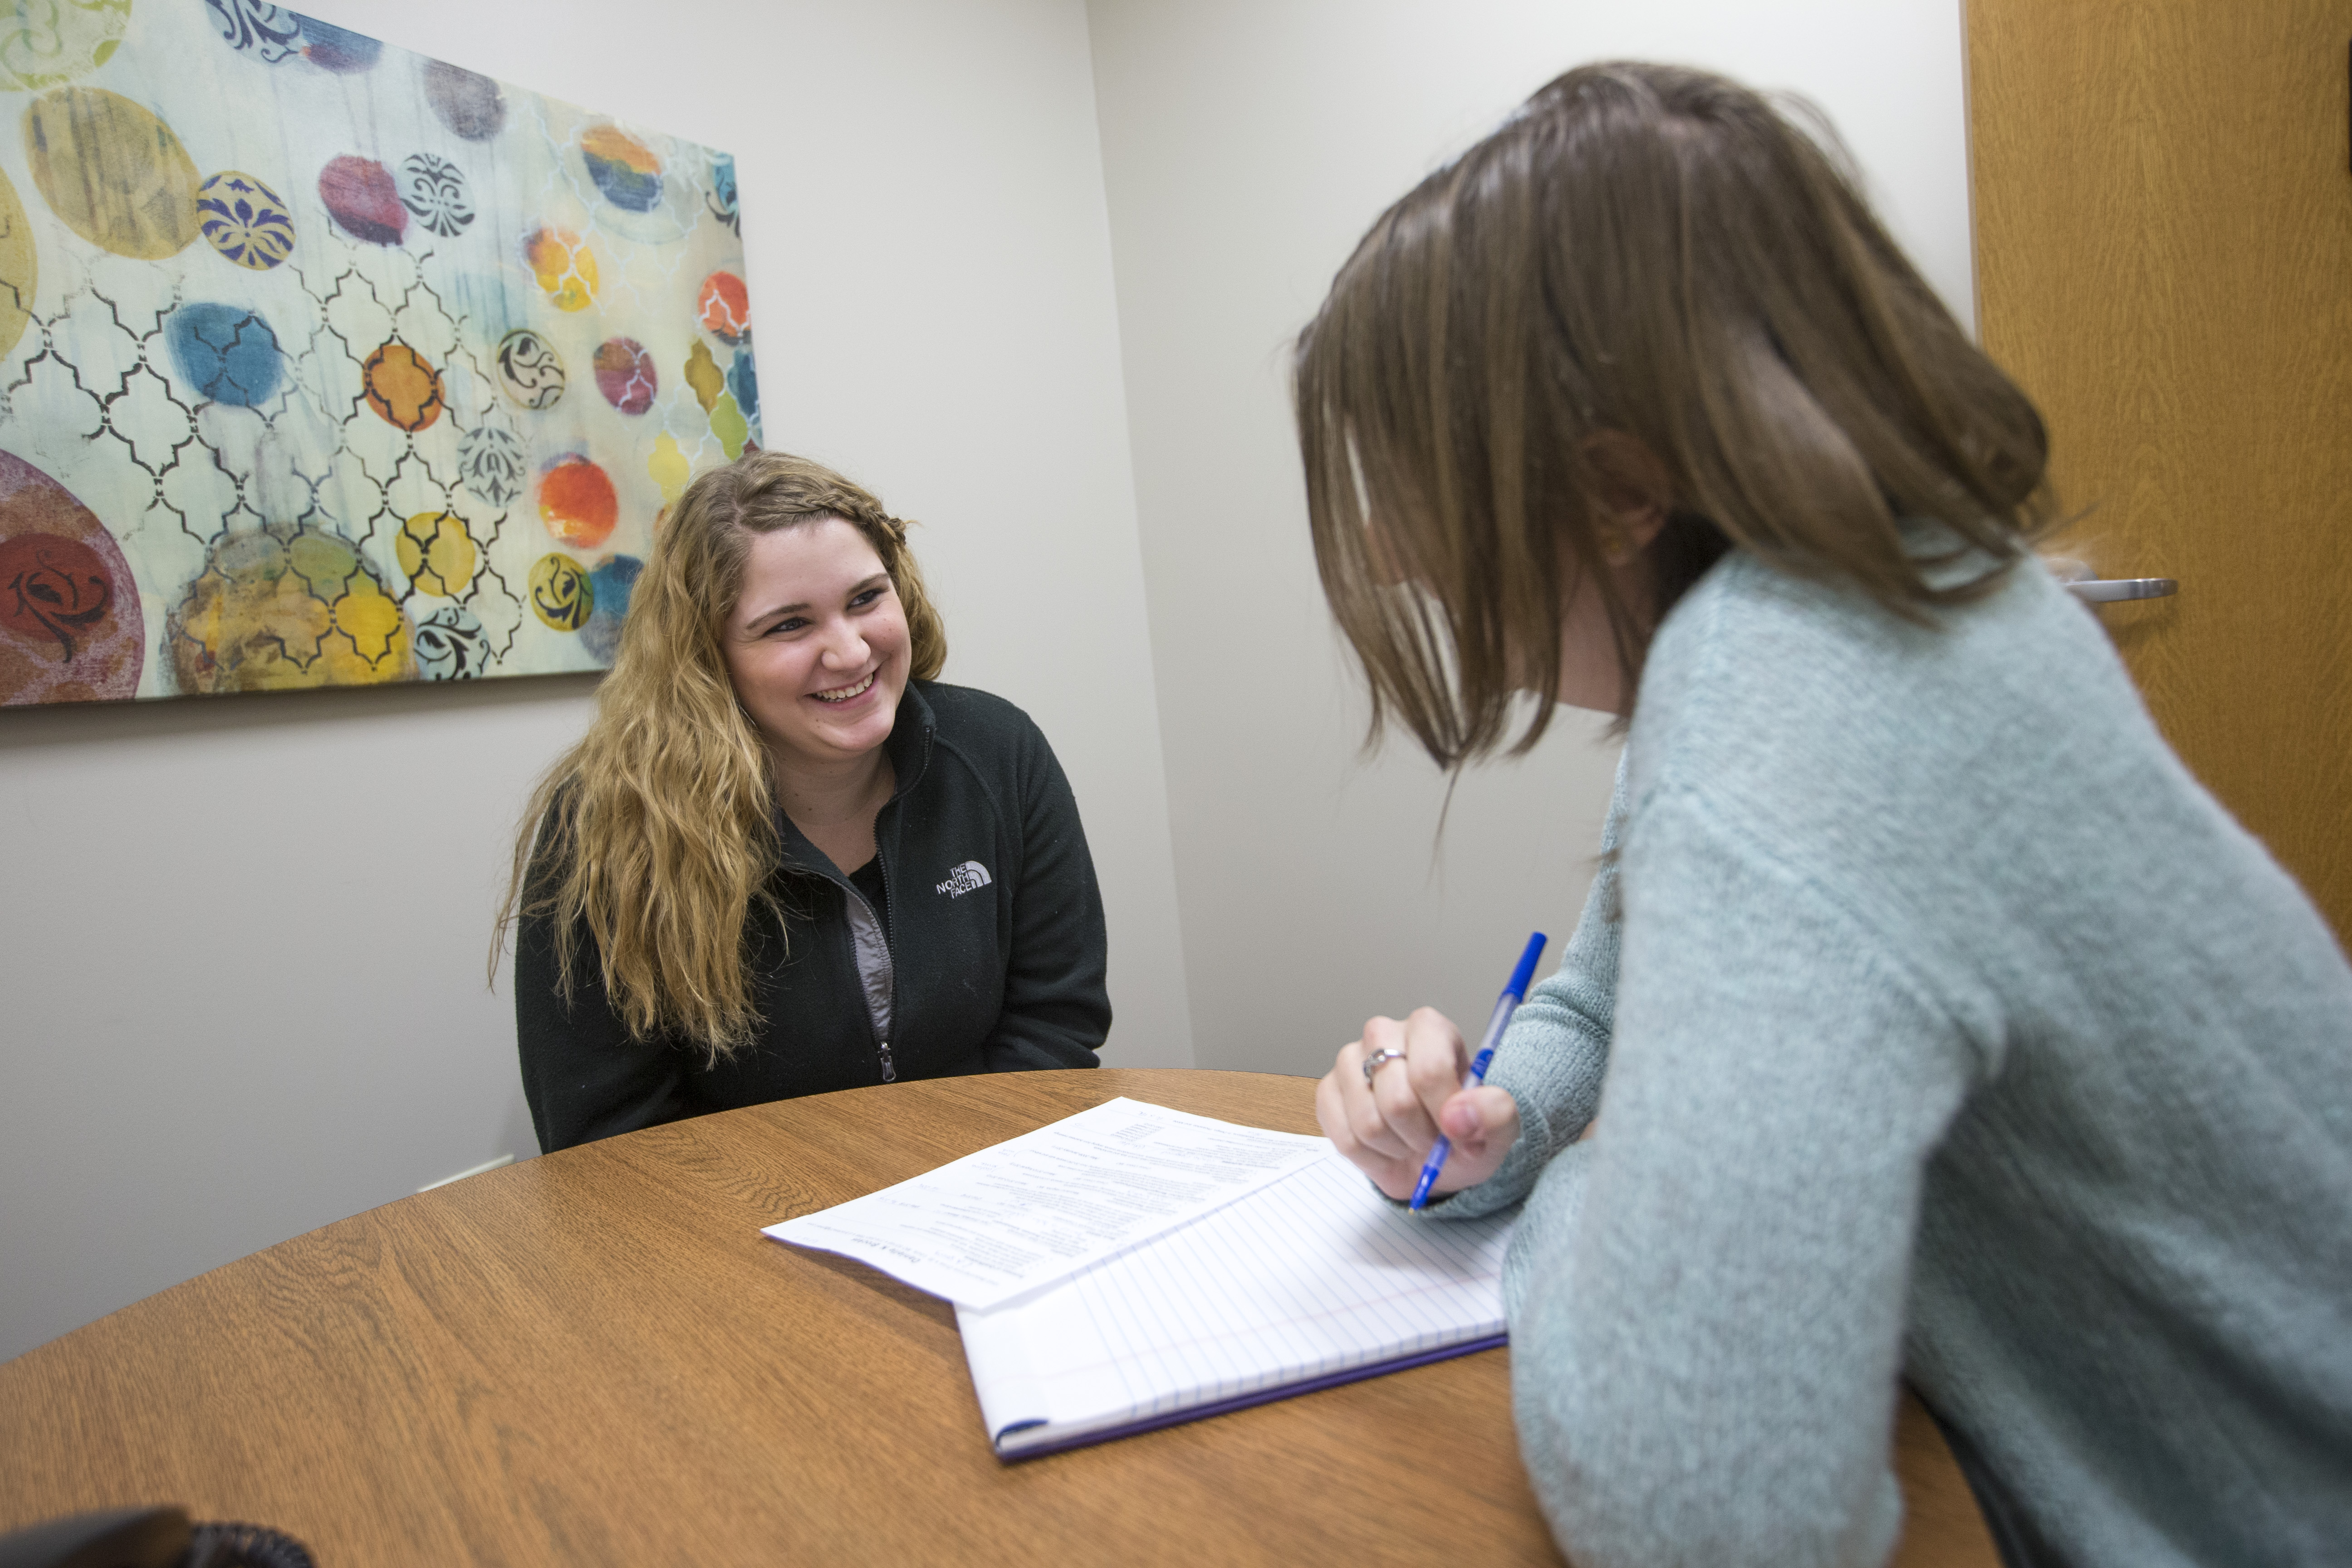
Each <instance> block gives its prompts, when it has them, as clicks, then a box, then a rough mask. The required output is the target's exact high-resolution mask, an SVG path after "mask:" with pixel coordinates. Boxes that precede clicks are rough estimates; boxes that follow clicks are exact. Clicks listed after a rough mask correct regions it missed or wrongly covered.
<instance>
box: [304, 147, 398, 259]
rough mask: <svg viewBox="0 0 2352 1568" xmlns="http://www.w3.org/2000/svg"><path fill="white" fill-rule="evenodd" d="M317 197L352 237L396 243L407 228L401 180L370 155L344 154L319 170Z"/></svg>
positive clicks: (373, 242) (388, 243)
mask: <svg viewBox="0 0 2352 1568" xmlns="http://www.w3.org/2000/svg"><path fill="white" fill-rule="evenodd" d="M319 200H320V203H321V204H322V205H324V206H325V207H326V209H327V211H328V213H329V214H330V215H331V216H332V217H333V218H334V220H335V221H336V222H337V223H339V224H341V225H342V226H343V228H344V230H345V232H347V233H349V234H350V235H351V237H352V238H353V239H363V240H365V241H367V242H368V243H369V244H370V245H398V244H399V243H400V237H401V236H402V235H403V234H404V233H405V232H406V230H407V228H408V209H407V207H405V206H404V205H402V204H401V200H400V182H399V181H397V180H395V179H394V178H393V177H392V171H391V170H389V169H387V168H385V167H384V166H383V164H382V163H377V162H376V161H375V160H374V159H373V158H362V157H358V156H356V155H354V154H352V153H344V154H343V155H342V156H341V157H340V158H331V159H329V160H328V161H327V166H326V167H325V168H323V169H321V170H320V171H319Z"/></svg>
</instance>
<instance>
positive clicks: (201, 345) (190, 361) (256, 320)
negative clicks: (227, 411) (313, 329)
mask: <svg viewBox="0 0 2352 1568" xmlns="http://www.w3.org/2000/svg"><path fill="white" fill-rule="evenodd" d="M163 341H164V342H165V343H166V344H168V345H169V346H170V348H171V351H172V364H173V368H174V369H176V370H177V371H178V372H179V373H180V379H181V380H182V381H184V382H186V383H187V384H188V385H190V386H191V387H194V389H195V394H196V396H197V397H199V398H201V399H204V400H205V401H208V402H212V403H230V404H235V405H236V406H238V407H240V408H254V407H257V406H259V405H261V404H264V403H267V402H268V401H269V399H270V398H271V397H272V396H274V395H276V394H277V392H278V384H279V383H280V382H281V381H282V380H284V379H285V374H286V356H285V355H284V354H283V353H279V352H278V334H277V333H275V332H273V331H270V330H269V323H268V321H263V320H262V319H261V318H260V317H259V316H257V315H255V314H254V313H253V312H252V311H250V310H240V309H239V308H238V307H236V306H235V305H215V304H209V303H206V302H205V301H202V300H196V301H192V302H190V303H188V304H185V305H183V306H181V307H180V308H179V309H178V310H174V311H173V312H172V313H171V315H169V316H168V317H166V318H165V319H164V321H163Z"/></svg>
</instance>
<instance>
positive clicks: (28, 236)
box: [0, 173, 41, 359]
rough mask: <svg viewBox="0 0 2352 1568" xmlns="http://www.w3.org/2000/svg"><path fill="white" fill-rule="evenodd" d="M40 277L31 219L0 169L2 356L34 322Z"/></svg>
mask: <svg viewBox="0 0 2352 1568" xmlns="http://www.w3.org/2000/svg"><path fill="white" fill-rule="evenodd" d="M40 279H41V257H40V252H38V251H37V250H36V249H34V247H33V223H32V219H31V217H30V216H29V215H28V214H26V211H25V204H24V203H23V202H22V201H21V200H19V199H18V197H17V195H16V184H15V183H14V182H13V181H11V180H10V179H9V178H8V176H7V174H5V173H0V359H5V358H6V357H7V356H8V354H9V353H10V351H12V350H14V349H15V348H16V341H17V340H18V339H19V338H22V337H23V336H24V335H25V329H26V327H28V326H31V325H32V324H33V296H34V293H35V291H36V290H37V289H38V287H39V285H40Z"/></svg>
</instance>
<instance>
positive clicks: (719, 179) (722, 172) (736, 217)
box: [705, 153, 743, 234]
mask: <svg viewBox="0 0 2352 1568" xmlns="http://www.w3.org/2000/svg"><path fill="white" fill-rule="evenodd" d="M705 201H706V202H707V204H708V205H709V208H710V216H712V217H715V218H717V219H718V220H719V222H720V223H723V224H725V225H726V226H727V227H728V229H729V230H730V232H732V233H735V234H740V233H742V232H743V205H742V202H741V199H740V197H738V196H737V195H736V194H735V160H734V159H733V158H732V157H730V156H729V155H728V154H727V153H719V154H717V155H716V156H714V157H713V158H712V159H711V160H710V194H709V196H708V197H706V198H705Z"/></svg>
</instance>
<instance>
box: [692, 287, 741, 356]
mask: <svg viewBox="0 0 2352 1568" xmlns="http://www.w3.org/2000/svg"><path fill="white" fill-rule="evenodd" d="M694 303H695V309H696V310H697V311H698V313H699V317H700V320H701V321H702V330H703V331H706V332H709V333H711V334H712V335H714V336H715V337H717V338H719V340H720V341H721V342H729V343H740V342H742V341H743V340H744V339H745V338H748V337H750V336H751V296H750V295H749V294H747V293H745V292H744V291H743V279H740V278H738V277H736V276H735V274H733V273H732V272H714V273H712V274H711V275H710V276H709V277H708V278H706V279H703V280H702V291H701V292H700V293H699V294H698V295H696V296H695V301H694Z"/></svg>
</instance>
